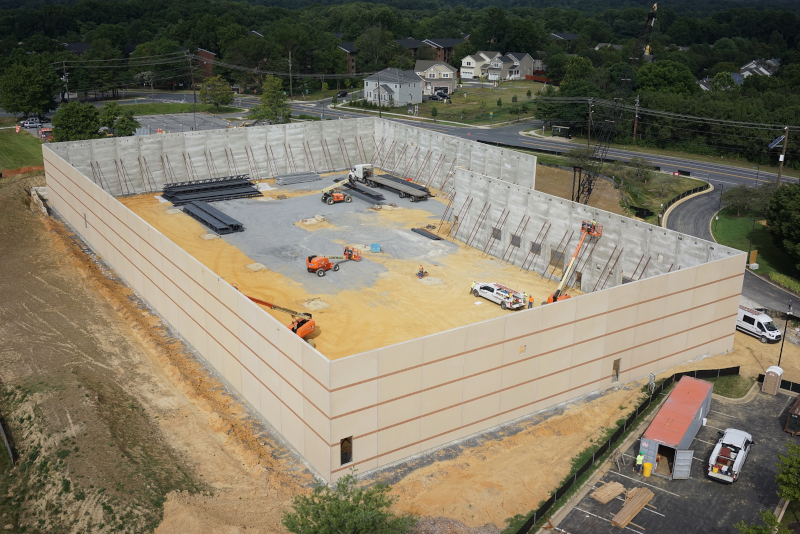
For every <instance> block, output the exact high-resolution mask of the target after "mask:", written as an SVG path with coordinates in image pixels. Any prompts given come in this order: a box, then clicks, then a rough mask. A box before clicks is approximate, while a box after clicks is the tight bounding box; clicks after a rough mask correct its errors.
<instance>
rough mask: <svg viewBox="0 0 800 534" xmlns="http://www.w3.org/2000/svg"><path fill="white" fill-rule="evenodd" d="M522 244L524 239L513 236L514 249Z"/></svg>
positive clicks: (512, 244)
mask: <svg viewBox="0 0 800 534" xmlns="http://www.w3.org/2000/svg"><path fill="white" fill-rule="evenodd" d="M521 242H522V238H521V237H520V236H518V235H514V234H511V246H512V247H519V245H520V243H521Z"/></svg>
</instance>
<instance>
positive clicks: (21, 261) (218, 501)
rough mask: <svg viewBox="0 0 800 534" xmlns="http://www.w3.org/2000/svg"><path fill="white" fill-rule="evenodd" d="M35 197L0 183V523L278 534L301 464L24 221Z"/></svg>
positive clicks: (112, 284) (41, 229)
mask: <svg viewBox="0 0 800 534" xmlns="http://www.w3.org/2000/svg"><path fill="white" fill-rule="evenodd" d="M42 184H43V179H42V178H41V177H38V178H34V179H21V180H15V181H10V180H6V179H2V180H0V214H2V215H0V250H2V251H3V252H2V254H0V270H2V272H3V276H2V277H0V296H1V297H0V341H1V342H2V344H1V345H0V346H2V349H0V413H2V416H3V419H4V421H5V426H6V428H7V429H8V430H9V431H10V435H11V439H12V441H13V444H14V448H15V450H16V453H17V455H18V457H19V460H18V462H17V467H16V468H15V469H14V471H11V472H10V473H9V475H10V476H6V475H5V473H3V474H0V515H1V516H2V520H1V521H0V524H2V526H3V528H5V525H11V528H8V529H6V530H10V531H14V532H22V531H23V530H24V531H25V532H111V531H117V530H118V531H125V532H152V531H153V529H154V528H155V527H156V526H157V525H158V524H159V523H161V526H160V527H159V528H158V532H222V531H225V532H238V530H236V529H234V530H230V528H229V525H237V523H240V524H242V525H244V526H245V527H249V528H250V529H251V530H250V531H254V532H280V531H282V529H281V527H280V516H281V513H282V511H283V510H285V509H286V508H287V507H288V506H289V503H290V498H291V495H292V494H294V493H297V492H298V491H306V490H307V488H308V487H309V485H310V483H311V480H312V478H311V475H310V473H309V472H308V471H307V470H306V469H305V468H304V464H302V463H300V462H299V461H298V459H297V458H296V457H294V456H292V455H291V453H290V452H289V449H288V448H287V447H286V446H284V445H283V442H282V441H281V440H280V439H279V438H276V437H274V436H272V435H270V434H269V433H268V432H266V431H265V429H264V427H263V426H262V425H260V424H259V422H258V421H256V420H255V419H254V418H253V416H252V415H251V414H249V412H248V411H247V410H246V409H245V408H244V406H243V405H242V404H241V403H240V402H238V401H237V399H236V398H234V397H233V396H231V394H230V392H228V391H227V390H226V387H225V385H224V384H223V383H221V382H220V381H219V380H218V379H217V378H216V377H215V376H214V375H212V373H210V372H209V371H208V369H206V368H205V367H204V366H203V365H201V364H200V363H199V362H198V361H197V360H196V359H195V358H194V356H193V355H192V354H191V353H190V352H189V351H188V350H187V349H186V348H185V347H184V346H183V345H182V344H181V342H180V341H179V340H178V339H176V338H175V337H174V336H173V335H171V333H170V332H169V331H168V330H167V329H166V328H165V325H164V324H163V323H161V322H160V320H159V319H158V318H157V317H155V316H153V315H151V314H150V313H149V312H148V311H147V309H146V308H145V307H144V306H143V304H142V303H141V301H139V300H138V299H137V298H136V296H135V295H134V294H133V293H132V292H131V291H130V290H129V289H128V288H127V287H126V286H124V285H123V284H122V283H120V282H119V280H117V279H114V277H113V273H112V272H111V271H109V270H108V269H106V268H104V267H103V266H102V265H101V264H98V263H96V262H95V261H93V256H92V255H91V254H90V253H89V254H87V252H89V251H88V250H83V249H82V248H81V247H80V245H79V242H78V241H76V240H75V239H74V236H73V234H71V233H70V232H69V231H68V230H67V229H66V228H65V227H64V226H62V225H61V224H60V223H58V222H57V221H55V220H53V219H51V218H45V217H42V216H40V215H38V214H35V213H32V212H31V211H29V210H28V208H27V203H28V197H27V195H26V190H27V189H28V188H29V187H30V186H31V185H42ZM0 452H2V454H5V452H4V451H0ZM165 500H166V511H165V513H164V517H163V522H162V507H163V503H164V501H165ZM254 500H258V505H257V506H251V504H252V501H254ZM236 528H238V527H236ZM220 529H222V530H220ZM226 529H227V530H226Z"/></svg>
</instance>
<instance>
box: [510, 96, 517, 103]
mask: <svg viewBox="0 0 800 534" xmlns="http://www.w3.org/2000/svg"><path fill="white" fill-rule="evenodd" d="M511 103H512V104H516V103H517V95H514V96H512V97H511Z"/></svg>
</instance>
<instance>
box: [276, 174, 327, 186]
mask: <svg viewBox="0 0 800 534" xmlns="http://www.w3.org/2000/svg"><path fill="white" fill-rule="evenodd" d="M317 180H322V176H320V175H319V174H317V173H316V172H314V171H306V172H295V173H292V174H279V175H278V176H276V177H275V185H292V184H302V183H304V182H316V181H317Z"/></svg>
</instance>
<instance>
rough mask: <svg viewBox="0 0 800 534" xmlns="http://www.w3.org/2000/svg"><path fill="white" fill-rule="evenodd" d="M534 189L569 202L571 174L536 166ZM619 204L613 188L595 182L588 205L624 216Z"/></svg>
mask: <svg viewBox="0 0 800 534" xmlns="http://www.w3.org/2000/svg"><path fill="white" fill-rule="evenodd" d="M534 189H536V190H537V191H541V192H542V193H547V194H548V195H553V196H556V197H561V198H566V199H568V200H569V199H571V198H572V172H570V171H565V170H562V169H555V168H553V167H546V166H544V165H537V166H536V186H535V188H534ZM619 202H620V197H619V191H618V190H616V189H614V186H613V185H611V184H610V183H609V182H608V181H606V180H603V179H602V178H601V179H599V180H597V184H596V185H595V187H594V191H593V192H592V197H591V198H590V199H589V205H590V206H593V207H595V208H598V209H601V210H605V211H610V212H611V213H617V214H619V215H625V211H624V210H623V209H622V207H621V206H620V204H619Z"/></svg>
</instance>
